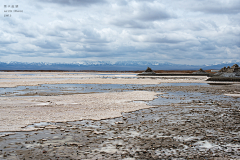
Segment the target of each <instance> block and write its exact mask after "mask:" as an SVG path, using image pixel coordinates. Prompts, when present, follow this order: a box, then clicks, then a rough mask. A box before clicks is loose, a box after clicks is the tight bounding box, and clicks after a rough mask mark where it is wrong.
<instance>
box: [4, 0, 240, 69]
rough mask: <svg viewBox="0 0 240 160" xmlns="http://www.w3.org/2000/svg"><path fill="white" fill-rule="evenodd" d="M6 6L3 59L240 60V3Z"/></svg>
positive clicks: (196, 0) (13, 1)
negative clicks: (9, 15)
mask: <svg viewBox="0 0 240 160" xmlns="http://www.w3.org/2000/svg"><path fill="white" fill-rule="evenodd" d="M0 4H1V8H2V14H1V17H0V61H2V62H9V61H19V62H77V61H85V60H91V61H112V62H115V61H131V60H134V61H158V62H171V63H177V64H200V65H201V64H214V63H220V62H224V61H225V62H226V61H232V60H238V59H239V57H240V1H239V0H201V1H200V0H187V1H186V0H126V1H125V0H21V1H18V0H1V1H0ZM5 5H6V6H5ZM9 5H10V6H12V5H14V7H15V8H11V7H9ZM16 5H18V6H17V8H16ZM6 10H7V11H8V10H12V11H14V10H19V11H21V10H22V11H23V12H12V13H11V12H4V11H6ZM6 14H11V17H4V16H5V15H6Z"/></svg>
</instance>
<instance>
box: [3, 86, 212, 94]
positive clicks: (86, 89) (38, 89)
mask: <svg viewBox="0 0 240 160" xmlns="http://www.w3.org/2000/svg"><path fill="white" fill-rule="evenodd" d="M191 85H208V84H206V83H161V84H155V85H140V84H139V85H137V84H41V85H38V86H18V87H12V88H0V97H13V96H14V97H15V96H44V95H48V96H49V95H63V94H82V93H101V92H122V91H136V90H139V89H141V88H144V87H160V86H191Z"/></svg>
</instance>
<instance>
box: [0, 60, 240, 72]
mask: <svg viewBox="0 0 240 160" xmlns="http://www.w3.org/2000/svg"><path fill="white" fill-rule="evenodd" d="M236 63H239V61H238V62H237V61H234V62H223V63H219V64H212V65H188V64H174V63H169V62H164V63H160V62H157V61H117V62H109V61H82V62H72V63H65V62H59V63H49V62H17V61H11V62H0V70H2V71H3V70H66V71H67V70H75V71H83V70H96V71H104V70H105V71H111V70H112V71H136V70H145V69H146V68H147V67H150V68H152V69H153V70H198V69H200V68H202V69H204V70H206V69H221V68H222V67H224V66H225V67H227V66H232V65H233V64H236Z"/></svg>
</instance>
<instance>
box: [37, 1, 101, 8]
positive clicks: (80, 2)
mask: <svg viewBox="0 0 240 160" xmlns="http://www.w3.org/2000/svg"><path fill="white" fill-rule="evenodd" d="M39 2H43V3H46V2H47V3H55V4H59V5H68V6H78V7H79V6H87V5H91V4H101V3H106V1H105V0H39Z"/></svg>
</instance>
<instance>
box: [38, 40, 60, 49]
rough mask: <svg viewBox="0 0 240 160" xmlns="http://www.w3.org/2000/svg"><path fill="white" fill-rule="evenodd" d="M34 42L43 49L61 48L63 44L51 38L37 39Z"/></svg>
mask: <svg viewBox="0 0 240 160" xmlns="http://www.w3.org/2000/svg"><path fill="white" fill-rule="evenodd" d="M34 44H35V45H36V46H38V47H41V48H42V49H60V48H61V45H60V44H59V43H57V42H53V41H50V40H38V41H35V42H34Z"/></svg>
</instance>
